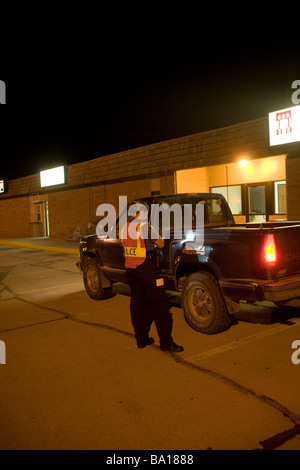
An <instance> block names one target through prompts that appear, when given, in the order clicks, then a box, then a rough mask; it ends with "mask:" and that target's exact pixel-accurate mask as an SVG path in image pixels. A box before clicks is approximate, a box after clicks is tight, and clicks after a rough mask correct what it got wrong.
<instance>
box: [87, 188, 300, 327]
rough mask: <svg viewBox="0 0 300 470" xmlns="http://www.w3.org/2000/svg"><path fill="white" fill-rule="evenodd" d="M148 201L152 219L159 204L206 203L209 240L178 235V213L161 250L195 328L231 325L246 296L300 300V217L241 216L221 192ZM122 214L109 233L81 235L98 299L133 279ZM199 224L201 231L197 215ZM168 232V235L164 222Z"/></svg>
mask: <svg viewBox="0 0 300 470" xmlns="http://www.w3.org/2000/svg"><path fill="white" fill-rule="evenodd" d="M141 201H143V203H144V204H145V205H146V206H147V207H148V208H149V214H148V221H149V223H150V224H151V217H153V214H152V212H151V208H152V207H155V210H157V208H158V207H159V208H160V207H162V206H164V207H165V206H166V205H169V206H172V205H173V204H179V205H180V207H181V208H182V213H183V212H184V207H185V206H187V205H188V206H190V207H192V214H195V213H196V207H197V205H199V204H201V205H202V207H203V209H204V212H203V214H204V240H203V246H201V247H199V246H196V245H195V248H193V245H192V247H191V243H190V238H188V239H187V236H186V233H184V235H183V236H182V237H178V236H177V233H178V230H176V227H175V226H174V224H175V223H174V220H172V217H171V216H170V226H169V227H167V228H168V231H167V233H168V237H167V238H165V244H164V248H163V249H162V250H159V256H158V269H159V271H160V275H161V276H162V277H163V278H164V281H165V287H166V289H167V290H173V291H174V290H176V291H180V292H181V306H182V308H183V311H184V316H185V319H186V321H187V322H188V324H189V325H190V326H191V327H192V328H194V329H195V330H197V331H199V332H202V333H206V334H214V333H217V332H220V331H222V330H225V329H226V328H228V327H229V325H230V323H231V321H232V316H234V314H236V313H237V312H238V311H239V308H240V304H239V302H240V301H241V300H243V301H248V302H251V303H253V302H261V301H265V300H267V301H271V302H274V303H275V304H276V305H279V306H281V305H292V306H294V307H297V308H298V306H300V222H286V221H283V222H274V223H272V222H265V223H259V224H256V223H245V224H236V223H235V222H234V218H233V216H232V214H231V211H230V208H229V206H228V204H227V202H226V200H225V199H224V198H223V196H222V195H221V194H212V193H200V194H175V195H168V196H153V197H147V198H144V199H141ZM129 206H130V204H128V207H129ZM127 210H128V208H125V212H126V214H125V215H127ZM170 214H171V215H172V212H171V213H170ZM125 220H126V219H125ZM128 220H129V219H128ZM120 221H122V223H123V222H124V214H119V216H118V217H117V219H116V220H115V222H114V224H113V226H112V227H107V230H106V233H105V234H104V235H101V236H98V235H91V236H88V237H85V238H83V239H82V240H81V242H80V260H79V267H80V268H81V269H82V271H83V279H84V284H85V288H86V291H87V293H88V294H89V296H90V297H91V298H92V299H95V300H101V299H104V298H107V297H109V293H110V291H111V288H112V284H113V283H115V282H123V283H126V277H125V259H124V254H123V246H122V245H121V243H120V241H119V233H120V231H121V229H122V227H120ZM176 223H177V222H176ZM177 228H178V227H177ZM193 228H194V231H192V235H193V234H194V236H195V237H196V235H195V233H196V229H197V226H196V225H195V221H194V220H193ZM98 233H99V232H98ZM101 233H103V231H102V232H101ZM160 233H162V235H164V227H163V226H162V227H160ZM111 234H113V236H111ZM192 238H193V237H192Z"/></svg>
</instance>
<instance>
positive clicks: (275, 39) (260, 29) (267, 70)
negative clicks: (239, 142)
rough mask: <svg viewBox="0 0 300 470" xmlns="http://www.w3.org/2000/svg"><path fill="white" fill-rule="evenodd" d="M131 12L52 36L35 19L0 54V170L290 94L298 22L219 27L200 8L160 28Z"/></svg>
mask: <svg viewBox="0 0 300 470" xmlns="http://www.w3.org/2000/svg"><path fill="white" fill-rule="evenodd" d="M179 16H180V15H179ZM191 16H193V15H192V13H191ZM177 21H179V20H177ZM104 23H105V21H104V20H103V19H102V23H101V24H102V26H103V24H104ZM136 23H139V27H138V28H136V29H132V28H131V27H130V26H129V25H127V24H126V23H124V24H123V27H122V29H121V30H119V29H118V28H117V26H116V25H115V27H114V28H106V29H105V30H103V28H102V27H101V25H100V26H99V25H98V28H97V29H94V28H93V26H92V25H91V27H90V28H89V27H88V26H87V27H86V28H85V29H84V30H81V29H79V30H78V28H75V27H74V29H73V30H72V31H71V32H70V30H69V29H68V30H67V32H65V34H62V35H58V37H57V35H56V29H55V28H54V29H53V30H51V35H50V34H49V35H47V34H46V36H47V39H44V36H43V40H40V37H39V33H42V30H43V25H42V26H40V28H39V30H38V33H37V34H35V35H33V36H32V38H30V39H28V38H27V37H25V39H24V42H23V39H22V37H20V39H19V41H18V42H17V44H16V45H13V46H12V48H11V49H10V50H9V52H7V51H6V53H4V55H3V54H2V60H1V64H0V65H1V66H0V79H1V80H4V81H5V83H6V89H7V104H6V106H5V107H4V106H1V108H0V109H1V112H0V126H1V128H0V156H1V163H0V179H2V178H7V179H11V178H16V177H20V176H25V175H28V174H32V173H36V172H39V171H40V170H43V169H46V168H50V167H52V166H55V165H58V164H72V163H77V162H81V161H84V160H90V159H93V158H97V157H101V156H103V155H109V154H112V153H115V152H118V151H122V150H127V149H130V148H136V147H140V146H143V145H148V144H151V143H154V142H158V141H163V140H168V139H172V138H176V137H180V136H184V135H189V134H193V133H198V132H202V131H205V130H209V129H214V128H218V127H224V126H227V125H231V124H235V123H238V122H242V121H247V120H250V119H255V118H259V117H262V116H265V115H266V114H267V113H268V112H270V111H274V110H276V109H282V108H285V107H288V106H291V105H292V102H291V95H292V92H293V90H292V89H291V84H292V82H293V81H294V80H297V79H299V80H300V39H299V37H298V36H297V33H298V30H297V31H296V32H295V34H292V33H291V32H290V30H292V28H282V27H281V28H279V29H278V26H275V25H274V24H265V23H262V24H261V26H258V25H257V24H254V23H252V24H253V25H252V26H251V27H246V26H245V25H243V26H240V27H237V26H234V27H229V26H226V25H225V26H224V28H221V29H220V27H218V26H217V23H215V22H212V23H214V24H215V26H214V27H212V26H211V25H210V24H209V23H208V25H207V24H206V22H205V21H204V20H202V28H199V27H198V28H195V27H193V26H191V27H189V25H188V27H185V30H184V29H182V25H181V27H180V28H179V27H178V24H179V23H177V24H176V25H175V24H174V25H173V27H171V28H170V29H168V32H166V31H165V28H159V27H156V24H155V23H150V26H151V27H149V23H148V24H147V26H146V25H144V23H143V21H141V19H140V21H139V22H138V21H137V22H136ZM184 24H185V25H186V23H184ZM60 26H61V27H60V31H61V30H63V29H64V26H65V25H64V24H63V25H60ZM62 26H63V27H62ZM77 26H78V25H77ZM207 26H208V27H207ZM294 28H295V29H296V28H297V25H295V26H294ZM89 29H90V30H91V31H92V32H91V31H89ZM47 31H48V32H49V30H47ZM86 31H88V32H86ZM287 31H288V34H287ZM53 38H55V40H54V39H53Z"/></svg>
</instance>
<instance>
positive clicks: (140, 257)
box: [121, 222, 147, 269]
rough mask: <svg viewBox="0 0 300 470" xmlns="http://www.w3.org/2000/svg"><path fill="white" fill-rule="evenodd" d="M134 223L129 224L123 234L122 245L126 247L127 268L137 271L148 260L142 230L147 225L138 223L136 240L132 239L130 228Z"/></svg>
mask: <svg viewBox="0 0 300 470" xmlns="http://www.w3.org/2000/svg"><path fill="white" fill-rule="evenodd" d="M130 224H134V222H128V223H127V224H126V225H125V226H124V228H123V229H122V232H121V243H122V245H123V247H124V257H125V267H126V268H131V269H135V268H137V267H138V266H140V265H141V264H142V263H143V262H144V261H145V259H146V254H147V253H146V245H145V240H144V239H143V238H141V228H142V226H143V225H145V223H142V224H141V223H140V222H138V223H136V234H137V237H136V240H134V239H132V238H130V236H129V232H128V227H129V225H130Z"/></svg>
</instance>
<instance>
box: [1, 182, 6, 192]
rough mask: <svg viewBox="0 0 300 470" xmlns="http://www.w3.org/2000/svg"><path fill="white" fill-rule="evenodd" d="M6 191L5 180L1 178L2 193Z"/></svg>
mask: <svg viewBox="0 0 300 470" xmlns="http://www.w3.org/2000/svg"><path fill="white" fill-rule="evenodd" d="M5 191H6V188H5V182H4V180H0V194H1V193H4V192H5Z"/></svg>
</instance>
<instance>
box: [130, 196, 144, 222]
mask: <svg viewBox="0 0 300 470" xmlns="http://www.w3.org/2000/svg"><path fill="white" fill-rule="evenodd" d="M148 211H149V207H148V204H146V203H145V202H144V201H140V200H137V201H134V202H133V204H132V205H131V206H130V208H129V211H128V214H129V215H131V216H132V217H133V218H135V219H139V220H146V219H148Z"/></svg>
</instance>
